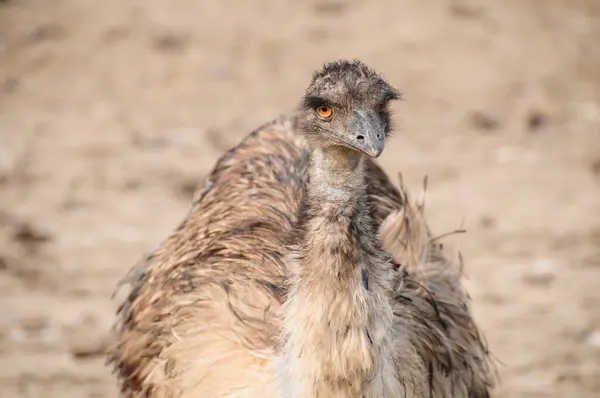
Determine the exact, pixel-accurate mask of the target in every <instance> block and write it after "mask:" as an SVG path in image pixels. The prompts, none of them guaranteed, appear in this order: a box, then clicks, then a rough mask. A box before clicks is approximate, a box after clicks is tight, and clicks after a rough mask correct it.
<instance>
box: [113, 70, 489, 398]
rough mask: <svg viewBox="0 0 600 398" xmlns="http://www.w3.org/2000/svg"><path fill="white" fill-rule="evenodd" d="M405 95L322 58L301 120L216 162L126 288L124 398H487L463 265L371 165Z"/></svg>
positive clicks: (265, 130)
mask: <svg viewBox="0 0 600 398" xmlns="http://www.w3.org/2000/svg"><path fill="white" fill-rule="evenodd" d="M398 97H399V93H398V92H397V91H396V90H395V89H394V88H393V87H392V86H391V85H389V84H388V83H387V82H386V81H385V80H384V79H383V78H382V77H380V76H379V75H378V74H377V73H376V72H374V71H373V70H371V69H370V68H369V67H367V66H366V65H365V64H364V63H362V62H360V61H338V62H332V63H329V64H326V65H325V66H324V67H323V68H322V69H321V70H319V71H317V72H316V73H315V75H314V76H313V79H312V82H311V84H310V85H309V87H308V89H307V90H306V93H305V95H304V97H303V99H302V101H301V104H300V106H299V108H298V110H297V112H296V114H295V115H293V116H292V117H281V118H279V119H277V120H275V121H273V122H271V123H269V124H267V125H264V126H262V127H261V128H259V129H258V130H256V131H255V132H253V133H251V134H250V135H249V136H248V137H246V138H245V139H244V140H243V141H242V142H241V143H240V144H239V145H238V146H237V147H235V148H233V149H232V150H231V151H229V152H228V153H226V154H225V155H223V156H222V157H221V158H220V159H219V161H218V162H217V164H216V166H215V167H214V169H213V171H212V172H211V174H210V176H209V179H208V182H207V184H206V186H205V188H204V189H203V190H202V191H200V192H198V194H197V195H196V197H195V199H194V203H193V206H192V208H191V210H190V212H189V214H188V215H187V217H186V218H185V219H184V221H183V222H182V223H181V224H180V226H179V227H178V228H177V229H176V230H175V231H174V232H173V233H172V235H171V236H170V237H169V238H168V239H167V240H166V241H165V242H164V243H163V244H162V245H161V246H160V247H159V248H158V249H157V250H156V251H155V252H154V253H152V254H151V255H150V256H148V257H147V259H146V261H144V262H143V263H142V264H140V265H138V266H136V267H135V268H134V269H133V270H132V271H131V272H130V274H129V275H128V277H127V278H125V280H124V281H125V282H128V283H130V284H131V285H132V289H131V291H130V293H129V296H128V297H127V298H126V300H125V301H124V303H123V304H122V305H121V307H120V309H119V318H118V322H117V328H116V329H117V342H116V344H115V345H114V347H113V349H112V350H111V352H110V353H109V361H110V362H111V363H112V364H113V366H114V368H115V370H116V372H117V374H118V376H119V378H120V380H121V388H122V391H123V394H124V395H125V396H129V397H141V396H144V397H146V396H149V397H190V398H191V397H205V396H206V397H290V398H301V397H302V398H304V397H398V396H403V397H404V396H406V397H436V398H437V397H473V398H484V397H488V396H489V393H490V390H491V388H492V385H493V383H492V377H491V371H490V363H489V354H488V351H487V348H486V345H485V343H484V342H483V339H482V337H481V334H480V332H479V330H478V328H477V326H476V324H475V322H474V321H473V318H472V316H471V313H470V310H469V307H468V296H467V295H466V293H465V292H464V291H463V289H462V287H461V285H460V276H461V274H460V268H459V267H456V266H455V265H454V264H452V263H451V262H450V261H449V260H447V259H446V258H445V256H444V255H443V252H442V249H441V247H440V246H439V245H438V244H437V243H436V241H435V240H434V239H432V235H431V233H430V232H429V229H428V228H427V224H426V222H425V218H424V214H423V207H422V206H421V205H418V206H415V205H413V204H411V202H410V201H409V200H408V196H407V194H406V191H405V190H404V187H403V186H401V190H400V191H399V190H398V189H397V188H396V187H394V185H393V184H392V183H391V182H390V181H389V179H388V178H387V176H386V175H385V173H384V172H383V171H382V170H381V169H380V168H379V167H378V166H377V165H376V163H375V162H374V161H373V160H372V158H375V157H378V156H379V155H380V154H381V152H382V151H383V148H384V145H385V140H386V139H387V138H388V136H389V133H390V131H391V123H390V112H389V109H388V104H389V102H390V101H392V100H395V99H397V98H398Z"/></svg>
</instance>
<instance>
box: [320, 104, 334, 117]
mask: <svg viewBox="0 0 600 398" xmlns="http://www.w3.org/2000/svg"><path fill="white" fill-rule="evenodd" d="M317 115H318V116H319V117H320V118H321V119H329V118H330V117H331V115H333V109H332V108H331V107H330V106H327V105H320V106H319V107H317Z"/></svg>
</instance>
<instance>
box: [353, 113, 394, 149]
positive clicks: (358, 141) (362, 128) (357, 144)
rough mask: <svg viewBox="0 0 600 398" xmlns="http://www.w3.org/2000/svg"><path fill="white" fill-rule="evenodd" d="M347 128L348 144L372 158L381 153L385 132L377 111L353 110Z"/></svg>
mask: <svg viewBox="0 0 600 398" xmlns="http://www.w3.org/2000/svg"><path fill="white" fill-rule="evenodd" d="M348 130H349V135H348V136H347V138H346V144H347V145H348V146H350V147H351V148H353V149H356V150H358V151H361V152H362V153H364V154H365V155H367V156H370V157H372V158H378V157H379V155H381V152H383V148H384V147H385V134H384V131H383V126H382V125H381V121H380V118H379V115H377V113H375V112H374V111H372V110H368V111H355V112H354V115H353V117H352V120H350V124H349V129H348Z"/></svg>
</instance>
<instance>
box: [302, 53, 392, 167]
mask: <svg viewBox="0 0 600 398" xmlns="http://www.w3.org/2000/svg"><path fill="white" fill-rule="evenodd" d="M398 98H400V94H399V93H398V91H396V90H395V89H394V88H393V87H392V86H390V85H389V84H388V83H386V82H385V81H384V80H383V79H382V78H381V77H380V76H379V75H377V74H376V73H375V72H374V71H372V70H371V69H370V68H369V67H367V66H366V65H365V64H363V63H362V62H360V61H338V62H332V63H329V64H327V65H325V66H324V67H323V69H322V70H320V71H318V72H317V73H315V75H314V76H313V80H312V82H311V84H310V86H309V87H308V89H307V90H306V93H305V96H304V100H303V102H302V104H301V105H300V109H299V111H298V115H297V123H298V127H299V128H300V129H301V130H302V131H303V132H304V134H305V135H306V137H307V138H308V139H309V141H311V142H312V143H313V144H314V145H318V146H320V147H330V146H344V147H347V148H350V149H352V150H355V151H359V152H362V153H364V154H366V155H368V156H371V157H375V158H376V157H378V156H379V155H380V154H381V152H382V151H383V148H384V146H385V138H386V137H387V136H388V135H389V133H390V131H391V124H390V112H389V106H388V105H389V102H390V101H392V100H396V99H398Z"/></svg>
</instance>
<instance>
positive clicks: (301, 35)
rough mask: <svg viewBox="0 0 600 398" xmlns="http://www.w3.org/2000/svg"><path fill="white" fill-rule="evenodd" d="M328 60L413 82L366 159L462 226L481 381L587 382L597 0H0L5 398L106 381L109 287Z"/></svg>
mask: <svg viewBox="0 0 600 398" xmlns="http://www.w3.org/2000/svg"><path fill="white" fill-rule="evenodd" d="M542 5H543V7H540V6H542ZM338 57H359V58H361V59H363V60H365V61H366V62H368V63H369V64H371V65H372V66H373V67H375V68H376V69H377V70H379V71H381V72H382V73H383V74H384V75H385V76H386V77H387V78H388V80H389V81H391V82H392V83H393V84H394V85H395V86H397V87H399V88H400V89H401V90H402V91H403V92H404V93H405V94H406V96H405V98H406V100H405V101H404V102H403V103H400V104H398V105H397V106H396V111H397V112H396V117H397V119H398V123H397V125H398V132H397V133H396V135H395V137H394V139H393V142H392V143H390V145H389V146H388V149H387V150H386V152H385V153H384V155H383V156H382V163H383V164H384V166H385V168H386V170H388V172H389V173H390V175H396V173H397V172H398V171H402V172H403V174H404V176H405V180H406V181H407V182H408V183H409V186H412V187H414V191H415V193H417V192H418V189H419V188H420V183H421V179H422V177H423V175H425V174H428V175H429V180H430V189H429V191H428V197H427V198H428V209H429V216H430V220H431V224H432V225H433V227H434V230H435V231H439V232H445V231H447V230H449V229H453V228H455V227H458V226H460V224H461V223H463V222H464V225H465V226H466V228H467V229H468V230H469V233H468V234H466V235H464V236H462V237H461V238H460V239H459V240H455V241H453V242H452V243H453V244H454V247H457V248H460V250H461V251H462V252H463V254H464V256H465V258H466V262H467V274H468V280H467V281H466V282H465V283H466V284H467V287H468V289H469V291H470V292H471V294H472V297H473V300H474V309H475V312H476V317H477V319H478V321H479V323H480V324H481V326H482V328H483V330H484V332H485V334H486V336H487V338H488V341H489V344H490V346H491V349H492V350H493V352H494V354H495V355H496V357H497V358H498V360H499V361H500V365H499V375H500V378H501V384H500V387H499V388H498V389H497V392H496V394H495V396H496V397H516V398H518V397H528V398H534V397H580V398H586V397H598V396H600V395H599V394H600V289H599V288H598V283H599V282H600V2H598V1H597V0H587V1H585V0H571V1H567V0H562V1H561V0H546V1H544V2H539V1H534V0H504V1H493V0H489V1H479V2H478V1H468V0H462V1H458V0H456V1H448V0H447V1H441V0H440V1H433V0H432V1H421V0H388V1H372V2H367V1H343V0H322V1H319V2H309V1H307V0H295V1H293V0H287V1H282V0H279V1H275V0H271V1H269V0H256V1H241V0H238V1H234V0H223V1H219V2H216V1H202V0H196V1H192V0H105V1H92V0H54V1H51V2H49V1H42V0H0V315H1V317H0V396H1V397H2V398H9V397H45V398H59V397H61V398H64V397H95V398H100V397H115V396H116V394H117V388H116V383H115V381H114V379H113V377H112V376H111V374H110V371H109V369H107V368H106V367H105V366H104V357H103V351H104V350H105V348H106V345H107V342H108V338H109V336H110V327H111V324H112V322H113V319H114V316H113V314H114V310H115V307H116V305H117V303H116V302H115V301H114V300H113V301H111V294H112V292H113V289H114V287H115V285H116V283H117V281H118V280H119V278H120V277H121V276H123V275H124V274H125V272H126V271H127V270H128V269H129V267H130V266H131V265H133V264H134V263H135V262H136V261H138V260H139V259H140V258H141V256H142V254H143V253H145V252H147V251H150V250H152V249H153V248H154V247H156V245H157V244H158V243H159V242H160V241H161V240H162V239H163V238H165V237H166V236H167V235H168V234H169V232H170V231H171V229H172V228H174V227H175V225H176V224H177V223H178V222H179V220H181V219H182V217H183V216H184V215H185V212H186V209H187V207H188V203H189V201H190V198H191V194H192V191H193V188H194V186H195V185H196V184H197V183H198V182H199V181H201V180H202V178H203V176H204V175H205V174H206V173H207V171H208V170H209V169H210V168H211V166H212V164H213V163H214V161H215V160H216V159H217V157H218V156H220V154H221V153H222V152H223V151H225V150H226V149H227V148H229V147H231V146H233V145H235V144H236V143H237V142H238V141H239V140H240V139H241V138H242V137H243V136H244V135H245V134H247V133H248V132H249V131H250V130H251V129H253V128H254V127H257V126H258V125H260V124H262V123H263V122H265V121H267V120H269V119H271V118H273V117H274V116H276V115H277V114H279V113H281V112H286V111H288V110H290V109H292V107H293V106H294V105H295V103H296V101H297V100H298V99H299V97H300V95H301V93H302V90H303V88H304V86H305V85H306V84H307V82H308V79H309V78H310V74H311V73H312V70H313V69H314V68H316V67H318V66H320V65H321V64H322V63H323V62H325V61H327V60H332V59H335V58H338Z"/></svg>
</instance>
